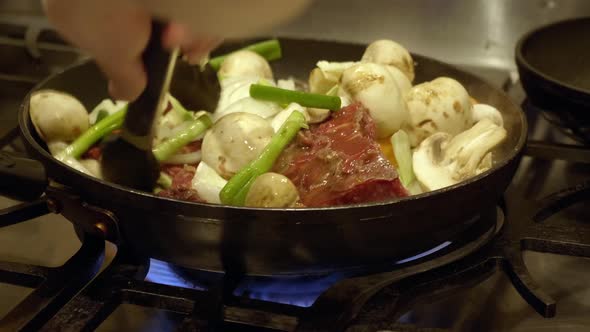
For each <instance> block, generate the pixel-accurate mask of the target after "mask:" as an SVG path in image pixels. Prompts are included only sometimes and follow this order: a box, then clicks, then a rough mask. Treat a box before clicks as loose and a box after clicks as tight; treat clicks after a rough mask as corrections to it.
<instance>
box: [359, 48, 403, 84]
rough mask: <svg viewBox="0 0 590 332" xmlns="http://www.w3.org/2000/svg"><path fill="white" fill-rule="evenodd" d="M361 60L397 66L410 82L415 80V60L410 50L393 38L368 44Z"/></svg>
mask: <svg viewBox="0 0 590 332" xmlns="http://www.w3.org/2000/svg"><path fill="white" fill-rule="evenodd" d="M361 61H362V62H371V63H377V64H381V65H387V66H393V67H396V68H398V69H399V70H401V71H402V72H403V73H404V74H405V75H406V77H407V78H408V80H410V82H413V81H414V60H413V59H412V56H411V55H410V52H408V50H406V49H405V48H404V47H403V46H402V45H400V44H398V43H396V42H394V41H393V40H388V39H381V40H376V41H374V42H372V43H371V44H370V45H369V46H367V49H366V50H365V53H364V54H363V57H362V58H361Z"/></svg>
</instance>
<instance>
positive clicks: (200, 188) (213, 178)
mask: <svg viewBox="0 0 590 332" xmlns="http://www.w3.org/2000/svg"><path fill="white" fill-rule="evenodd" d="M226 184H227V180H225V179H224V178H222V177H221V176H219V174H217V172H215V170H214V169H213V168H211V166H209V165H207V163H205V162H200V163H199V166H197V170H196V171H195V176H194V177H193V180H192V182H191V186H192V188H193V189H194V190H196V191H197V193H198V194H199V197H201V198H202V199H204V200H205V201H206V202H207V203H213V204H221V200H220V199H219V193H220V192H221V189H223V187H224V186H225V185H226Z"/></svg>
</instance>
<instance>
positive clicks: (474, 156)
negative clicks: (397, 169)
mask: <svg viewBox="0 0 590 332" xmlns="http://www.w3.org/2000/svg"><path fill="white" fill-rule="evenodd" d="M505 138H506V130H505V129H504V128H502V127H500V126H498V125H496V124H494V123H493V122H492V121H490V120H488V119H483V120H481V121H480V122H478V123H477V124H476V125H475V126H473V127H472V128H471V129H469V130H467V131H465V132H463V133H461V134H459V135H457V136H455V137H452V135H450V134H448V133H444V132H439V133H435V134H433V135H432V136H430V137H428V138H427V139H425V140H424V141H423V142H422V143H421V144H420V146H419V147H418V148H417V149H416V150H415V151H414V155H413V158H412V159H413V166H414V173H415V175H416V178H417V179H418V181H419V182H420V184H421V185H422V187H423V188H424V189H425V190H427V191H430V190H437V189H441V188H444V187H448V186H452V185H454V184H456V183H459V182H461V181H463V180H466V179H469V178H471V177H473V176H476V175H478V174H480V173H482V172H485V171H487V170H488V169H490V168H491V167H492V162H491V161H492V154H491V150H492V149H494V148H495V147H496V146H498V145H499V144H500V143H501V142H502V141H503V140H504V139H505Z"/></svg>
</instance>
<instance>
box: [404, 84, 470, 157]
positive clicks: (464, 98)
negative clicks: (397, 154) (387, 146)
mask: <svg viewBox="0 0 590 332" xmlns="http://www.w3.org/2000/svg"><path fill="white" fill-rule="evenodd" d="M406 102H407V107H408V113H409V119H408V122H407V125H406V127H405V128H404V129H405V130H406V131H407V133H408V135H409V136H410V142H411V144H412V146H413V147H415V146H418V145H419V144H420V142H422V141H423V140H424V139H426V138H427V137H429V136H430V135H432V134H434V133H436V132H445V133H448V134H451V135H452V136H454V135H457V134H459V133H461V132H463V131H465V130H466V129H468V128H469V127H470V126H471V125H472V123H473V105H472V103H471V98H470V97H469V93H467V90H465V88H464V87H463V86H462V85H461V83H459V82H457V81H456V80H454V79H452V78H448V77H439V78H437V79H435V80H433V81H430V82H426V83H422V84H418V85H416V86H414V87H413V88H412V89H411V90H410V91H409V92H408V94H407V95H406Z"/></svg>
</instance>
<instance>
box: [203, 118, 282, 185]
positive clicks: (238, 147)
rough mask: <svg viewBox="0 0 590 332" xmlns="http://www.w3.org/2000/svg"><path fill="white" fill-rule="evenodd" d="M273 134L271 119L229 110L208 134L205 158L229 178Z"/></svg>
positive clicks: (217, 170) (204, 145)
mask: <svg viewBox="0 0 590 332" xmlns="http://www.w3.org/2000/svg"><path fill="white" fill-rule="evenodd" d="M273 134H274V130H273V129H272V126H271V125H270V123H269V122H268V121H267V120H265V119H263V118H262V117H260V116H258V115H254V114H250V113H242V112H239V113H231V114H228V115H226V116H224V117H222V118H221V119H219V120H218V121H217V122H216V123H215V125H213V127H212V128H211V129H210V130H209V131H207V133H206V134H205V138H204V139H203V145H202V148H201V151H202V160H203V161H205V162H206V163H207V164H208V165H209V166H211V167H212V168H213V169H215V171H216V172H217V174H219V175H221V176H222V177H223V178H225V179H229V178H231V177H232V176H233V175H234V174H236V173H237V172H238V171H239V170H240V169H242V167H244V166H246V165H247V164H248V163H250V162H251V161H252V160H254V159H255V158H257V157H258V156H259V155H260V153H262V150H263V149H264V147H265V146H266V145H267V144H268V143H269V142H270V139H271V137H272V136H273Z"/></svg>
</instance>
